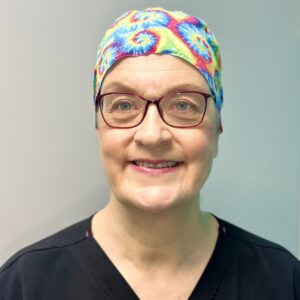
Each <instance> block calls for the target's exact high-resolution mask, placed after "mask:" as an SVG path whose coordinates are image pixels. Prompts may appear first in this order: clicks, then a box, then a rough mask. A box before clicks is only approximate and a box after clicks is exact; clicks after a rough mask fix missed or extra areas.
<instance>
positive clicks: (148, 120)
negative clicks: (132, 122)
mask: <svg viewBox="0 0 300 300" xmlns="http://www.w3.org/2000/svg"><path fill="white" fill-rule="evenodd" d="M171 140H172V135H171V132H170V128H169V126H168V125H167V124H166V123H165V122H164V121H163V120H162V118H161V116H160V114H159V112H158V108H157V107H156V105H155V104H153V103H152V104H149V106H148V110H147V113H146V116H145V118H144V120H143V122H142V123H141V124H140V125H138V126H137V127H136V133H135V136H134V141H135V142H136V143H138V144H140V145H144V146H145V147H157V146H159V145H166V144H169V143H170V141H171Z"/></svg>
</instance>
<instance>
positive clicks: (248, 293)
mask: <svg viewBox="0 0 300 300" xmlns="http://www.w3.org/2000/svg"><path fill="white" fill-rule="evenodd" d="M92 217H93V216H90V217H89V218H87V219H85V220H83V221H81V222H78V223H76V224H74V225H72V226H70V227H68V228H66V229H64V230H62V231H60V232H58V233H56V234H54V235H52V236H49V237H47V238H45V239H43V240H41V241H39V242H37V243H35V244H33V245H31V246H29V247H26V248H24V249H22V250H21V251H19V252H18V253H16V254H15V255H14V256H12V257H11V258H10V259H9V260H8V261H7V262H6V263H5V264H4V265H3V266H2V267H1V268H0V299H1V300H21V299H22V300H69V299H72V300H77V299H78V300H102V299H103V300H108V299H110V300H121V299H122V300H126V299H128V300H129V299H130V300H131V299H132V300H134V299H138V297H137V295H136V294H135V293H134V291H133V290H132V289H131V287H130V286H129V284H128V283H127V282H126V280H125V279H124V278H123V277H122V275H121V274H120V272H119V271H118V269H117V268H116V267H115V266H114V265H113V264H112V262H111V261H110V260H109V258H108V257H107V256H106V254H105V253H104V251H103V250H102V249H101V247H100V246H99V245H98V243H97V242H96V240H95V239H94V238H93V236H92V234H91V221H92ZM216 218H217V217H216ZM217 220H218V222H219V225H220V226H219V236H218V240H217V243H216V246H215V249H214V252H213V254H212V257H211V259H210V261H209V263H208V265H207V267H206V269H205V271H204V273H203V274H202V276H201V278H200V279H199V281H198V283H197V284H196V286H195V288H194V290H193V291H192V293H191V295H190V297H189V299H191V300H193V299H200V300H201V299H202V300H206V299H209V300H212V299H215V300H218V299H220V300H221V299H222V300H237V299H239V300H260V299H264V300H266V299H270V300H293V299H297V300H300V262H299V261H298V260H297V259H296V258H295V257H294V256H293V255H292V254H290V253H289V252H288V251H287V250H286V249H284V248H283V247H281V246H279V245H277V244H275V243H272V242H270V241H267V240H265V239H262V238H260V237H258V236H256V235H253V234H251V233H249V232H247V231H245V230H243V229H241V228H239V227H237V226H235V225H233V224H230V223H229V222H226V221H224V220H222V219H220V218H217ZM170 289H172V286H170ZM154 300H159V299H154ZM162 300H163V299H162Z"/></svg>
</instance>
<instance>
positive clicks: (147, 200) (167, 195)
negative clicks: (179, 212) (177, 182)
mask: <svg viewBox="0 0 300 300" xmlns="http://www.w3.org/2000/svg"><path fill="white" fill-rule="evenodd" d="M184 202H186V201H185V200H184V198H183V197H182V196H181V195H179V194H178V191H177V190H176V188H173V189H172V188H170V187H161V186H155V187H154V186H148V187H143V188H138V189H136V190H135V191H134V193H131V195H129V197H128V199H127V200H126V203H125V202H124V204H125V205H126V206H131V207H135V208H137V209H139V210H141V211H144V212H149V213H159V212H165V211H170V210H172V209H173V208H176V207H178V206H181V205H183V204H184Z"/></svg>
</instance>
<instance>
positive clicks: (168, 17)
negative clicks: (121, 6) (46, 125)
mask: <svg viewBox="0 0 300 300" xmlns="http://www.w3.org/2000/svg"><path fill="white" fill-rule="evenodd" d="M150 54H169V55H173V56H177V57H180V58H181V59H183V60H185V61H187V62H188V63H190V64H191V65H193V66H194V67H196V68H197V69H198V70H199V72H200V73H201V74H202V75H203V76H204V78H205V79H206V81H207V82H208V85H209V86H210V88H211V91H212V93H213V94H214V96H215V102H216V107H217V108H218V110H219V111H220V110H221V107H222V103H223V88H222V85H221V69H222V66H221V57H220V48H219V44H218V42H217V39H216V37H215V36H214V34H213V33H212V32H211V31H210V30H209V29H208V27H207V24H206V23H205V22H204V21H203V20H201V19H199V18H197V17H193V16H189V15H187V14H186V13H184V12H181V11H168V10H165V9H163V8H148V9H145V10H142V11H137V10H131V11H128V12H126V13H125V14H123V15H122V16H121V17H119V18H118V19H117V20H116V21H115V23H114V24H113V25H112V27H111V28H109V29H108V30H107V31H106V33H105V35H104V38H103V39H102V41H101V43H100V45H99V47H98V51H97V62H96V65H95V69H94V100H95V99H96V96H97V94H98V93H99V91H100V89H101V85H102V82H103V79H104V77H105V75H106V74H107V72H108V71H109V69H110V68H111V67H112V65H113V64H114V63H115V62H117V61H118V60H120V59H121V58H124V57H134V56H141V55H150Z"/></svg>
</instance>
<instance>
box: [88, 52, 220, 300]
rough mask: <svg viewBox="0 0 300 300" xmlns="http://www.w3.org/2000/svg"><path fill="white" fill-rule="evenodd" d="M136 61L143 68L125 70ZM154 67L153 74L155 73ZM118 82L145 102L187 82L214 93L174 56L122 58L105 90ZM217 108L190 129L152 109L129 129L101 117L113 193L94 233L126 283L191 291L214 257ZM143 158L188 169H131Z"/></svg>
mask: <svg viewBox="0 0 300 300" xmlns="http://www.w3.org/2000/svg"><path fill="white" fill-rule="evenodd" d="M131 60H136V62H137V63H135V64H131V63H129V64H128V65H127V62H130V61H131ZM149 64H150V65H151V68H152V69H153V70H155V72H151V71H149V68H148V66H149ZM130 66H134V70H135V71H133V70H131V67H130ZM137 69H139V72H137ZM143 70H147V71H145V72H143ZM174 70H176V71H174ZM115 83H118V85H119V87H120V83H122V85H123V87H124V85H126V86H127V87H130V88H131V89H132V90H133V91H134V92H135V93H137V94H139V95H141V96H143V97H145V98H147V99H155V98H157V97H161V96H162V95H164V94H166V93H168V92H169V91H170V90H171V89H176V88H178V87H179V86H180V88H182V87H183V86H182V85H185V86H188V85H193V86H194V87H195V88H196V87H197V90H200V91H203V92H206V93H209V92H210V88H209V86H208V84H207V82H206V81H205V79H204V78H203V77H202V75H201V74H200V73H199V72H198V71H197V70H195V69H194V68H193V67H191V66H190V65H189V64H188V63H186V62H184V61H182V60H181V59H178V58H176V57H173V56H168V55H165V56H156V55H155V57H151V59H149V57H146V56H144V57H142V56H141V57H135V58H126V59H124V60H122V62H120V63H119V64H118V65H117V66H116V67H115V68H114V69H112V70H111V71H109V72H108V74H107V76H106V78H105V80H104V82H103V87H102V93H106V92H113V91H114V92H117V91H119V90H118V89H117V90H113V89H112V86H113V84H114V88H116V84H115ZM123 87H122V88H123ZM216 111H217V110H216V107H215V105H214V101H212V100H208V107H207V112H206V115H205V117H204V119H203V122H202V123H201V124H200V125H198V126H196V127H192V128H173V127H170V126H168V125H167V124H165V123H164V122H163V121H162V120H161V117H160V115H159V113H158V111H157V108H156V106H155V105H152V104H151V105H150V106H149V108H148V112H147V114H146V116H145V119H144V121H143V122H142V123H141V124H140V125H138V126H136V127H134V128H130V129H117V128H111V127H109V126H107V125H106V124H105V123H104V121H103V120H102V117H101V114H99V115H98V121H99V127H98V130H97V134H98V140H99V149H100V153H99V154H100V157H101V159H102V162H103V167H104V170H105V172H106V175H107V178H108V181H109V184H110V187H111V196H110V200H109V203H108V205H107V206H106V207H105V208H104V209H102V210H101V211H99V212H98V213H97V214H96V215H95V216H94V218H93V220H92V233H93V236H94V238H95V239H96V241H97V242H98V244H99V245H100V246H101V248H102V249H103V251H104V252H105V253H106V254H107V256H108V257H109V258H110V260H111V261H112V262H113V264H114V265H115V266H116V267H117V269H118V270H119V272H120V273H121V274H122V275H123V277H124V278H126V281H127V282H128V283H129V284H130V285H131V287H132V288H133V289H134V290H135V291H138V292H140V293H142V294H144V292H145V293H147V291H148V288H149V292H150V290H151V287H150V286H149V287H148V286H145V285H144V284H145V283H146V282H149V284H150V283H151V286H153V285H157V289H159V290H160V291H162V292H163V291H165V289H167V290H168V286H169V284H170V282H173V281H174V282H175V281H176V282H182V283H183V285H184V286H186V288H187V289H188V290H189V289H190V288H191V287H193V286H194V284H195V283H196V282H197V281H198V279H199V276H201V274H202V272H203V270H204V269H205V266H206V264H207V263H208V261H209V259H210V257H211V255H212V252H213V249H214V247H215V244H216V241H217V236H218V223H217V221H216V220H215V219H214V217H212V216H211V215H210V214H208V213H206V212H202V211H201V210H200V204H199V191H200V190H201V188H202V186H203V184H204V183H205V181H206V179H207V177H208V175H209V173H210V170H211V166H212V161H213V158H214V157H216V156H217V153H218V137H219V134H220V132H218V128H217V113H216ZM138 159H167V160H175V161H182V165H181V166H180V167H179V168H178V170H177V171H176V172H173V173H168V174H164V175H157V176H149V175H145V174H140V173H137V172H136V171H134V170H132V169H131V167H130V163H128V162H129V161H133V160H138ZM150 293H151V292H150ZM138 295H139V293H138ZM150 298H151V297H150Z"/></svg>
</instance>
